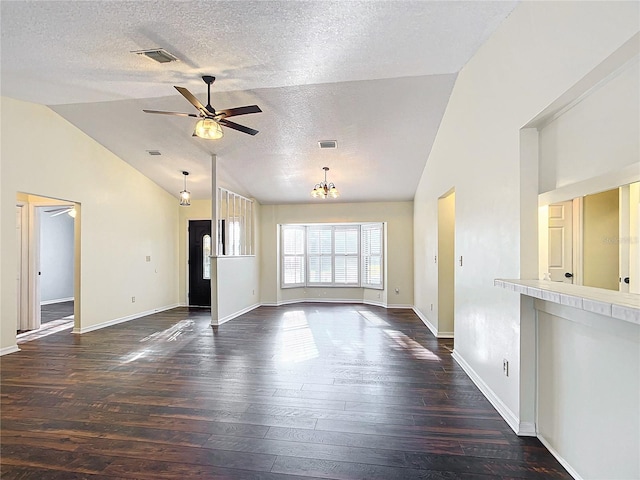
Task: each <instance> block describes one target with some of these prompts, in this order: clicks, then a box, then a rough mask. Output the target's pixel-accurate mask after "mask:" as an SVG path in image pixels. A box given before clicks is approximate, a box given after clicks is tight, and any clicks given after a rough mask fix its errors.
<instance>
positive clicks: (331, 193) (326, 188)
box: [311, 167, 340, 199]
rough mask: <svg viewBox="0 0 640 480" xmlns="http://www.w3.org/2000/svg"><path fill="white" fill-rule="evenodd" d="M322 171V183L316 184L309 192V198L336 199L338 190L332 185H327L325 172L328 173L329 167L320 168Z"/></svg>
mask: <svg viewBox="0 0 640 480" xmlns="http://www.w3.org/2000/svg"><path fill="white" fill-rule="evenodd" d="M322 169H323V170H324V181H323V182H320V183H316V184H315V185H314V187H313V190H311V196H312V197H313V198H323V199H326V198H327V197H331V198H338V196H339V195H340V193H339V192H338V189H337V188H336V186H335V185H334V184H333V183H327V172H328V171H329V167H322Z"/></svg>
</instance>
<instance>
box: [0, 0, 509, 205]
mask: <svg viewBox="0 0 640 480" xmlns="http://www.w3.org/2000/svg"><path fill="white" fill-rule="evenodd" d="M516 3H517V2H515V1H496V2H493V1H481V2H478V1H469V2H467V1H403V0H400V1H153V2H151V1H125V2H122V1H111V0H107V1H104V0H94V1H86V2H85V1H5V0H3V1H2V2H1V3H0V8H1V11H0V15H1V17H0V22H1V27H2V29H1V33H0V35H1V36H0V41H1V48H2V51H1V53H2V56H1V76H2V78H1V88H2V95H3V96H8V97H12V98H16V99H20V100H24V101H29V102H35V103H40V104H44V105H48V106H50V107H51V108H52V109H53V110H54V111H56V112H57V113H58V114H60V115H61V116H62V117H64V118H66V119H67V120H68V121H70V122H71V123H73V124H74V125H76V126H77V127H78V128H79V129H81V130H83V131H84V132H85V133H87V134H88V135H89V136H91V137H92V138H94V139H95V140H96V141H98V142H99V143H101V144H102V145H104V146H105V147H106V148H107V149H109V150H111V151H112V152H113V153H115V154H116V155H118V156H119V157H120V158H122V159H123V160H124V161H126V162H128V163H129V164H131V165H132V166H133V167H135V168H136V169H138V170H139V171H141V172H142V173H143V174H145V175H146V176H147V177H149V178H150V179H152V180H153V181H154V182H156V183H157V184H158V185H160V186H161V187H162V188H164V189H166V190H167V191H168V192H170V193H172V194H174V195H176V194H177V192H178V191H179V190H181V187H182V174H181V172H182V171H183V170H187V171H189V172H190V174H191V175H190V176H189V189H190V190H191V191H192V192H193V195H194V197H195V198H209V197H210V195H211V155H212V154H215V155H216V156H217V160H218V168H219V172H220V177H221V180H222V182H221V183H222V184H223V186H226V187H227V188H230V189H232V190H234V191H236V192H238V193H241V194H244V195H247V196H251V197H255V198H256V199H257V200H258V201H259V202H261V203H303V202H305V203H306V202H313V201H314V200H313V199H312V198H311V197H310V195H309V192H310V190H311V188H312V187H313V184H314V183H316V182H318V181H320V180H321V179H322V178H323V171H322V167H324V166H328V167H330V171H329V173H328V177H329V180H330V181H333V182H335V183H336V185H337V186H338V188H339V190H340V192H341V197H340V199H339V200H340V201H343V202H361V201H389V200H410V199H412V198H413V196H414V193H415V189H416V187H417V183H418V180H419V178H420V175H421V173H422V170H423V168H424V165H425V162H426V161H427V158H428V155H429V151H430V149H431V146H432V144H433V140H434V138H435V135H436V132H437V129H438V126H439V124H440V121H441V119H442V115H443V113H444V111H445V108H446V105H447V101H448V99H449V96H450V94H451V91H452V88H453V86H454V82H455V79H456V75H457V73H458V72H459V71H460V70H461V68H462V67H463V66H464V65H465V63H466V62H467V61H468V60H469V59H470V58H471V57H472V56H473V55H474V53H475V52H476V51H477V50H478V48H479V47H480V46H481V45H482V43H483V42H484V41H485V40H486V39H487V38H488V37H489V35H490V34H491V33H492V32H493V31H494V30H495V28H496V27H497V26H498V25H499V24H500V22H502V21H503V20H504V18H505V17H506V16H507V15H508V14H509V13H510V12H511V11H512V10H513V8H514V7H515V6H516ZM147 48H164V49H165V50H167V51H169V52H171V53H172V54H173V55H175V56H176V57H177V58H178V61H176V62H171V63H165V64H160V63H156V62H153V61H151V60H149V59H147V58H145V57H142V56H140V55H136V54H133V53H131V52H132V51H136V50H142V49H147ZM202 75H213V76H215V77H216V81H215V83H214V84H213V86H212V92H211V103H212V105H213V106H214V107H215V108H216V109H218V110H219V109H225V108H231V107H238V106H243V105H252V104H257V105H259V106H260V107H261V109H262V110H263V113H258V114H252V115H246V116H242V117H235V118H234V119H233V120H234V121H236V122H237V123H241V124H243V125H246V126H249V127H251V128H254V129H257V130H259V131H260V133H259V134H258V135H256V136H250V135H246V134H243V133H240V132H237V131H234V130H230V129H225V136H224V137H223V138H222V139H220V140H203V139H201V138H197V137H193V136H192V135H191V134H192V132H193V127H194V124H195V122H196V119H194V118H188V117H171V116H165V115H150V114H146V113H144V112H142V109H152V110H168V111H177V112H187V113H197V112H196V110H195V109H194V108H193V106H191V105H190V104H189V103H188V102H187V101H186V100H185V99H184V98H183V97H182V96H181V95H180V94H179V93H178V92H177V91H176V90H175V89H174V88H173V86H174V85H178V86H183V87H186V88H188V89H189V90H190V91H191V92H192V93H193V94H195V95H196V96H197V97H198V98H199V99H200V101H201V102H202V103H203V104H204V103H206V99H207V98H206V85H205V84H204V82H203V81H202V79H201V76H202ZM319 140H336V141H337V142H338V148H337V149H335V150H333V149H331V150H321V149H319V147H318V143H317V142H318V141H319ZM148 150H158V151H160V152H161V155H160V156H150V155H149V154H148V152H147V151H148ZM316 201H317V200H316Z"/></svg>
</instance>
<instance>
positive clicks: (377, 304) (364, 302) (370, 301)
mask: <svg viewBox="0 0 640 480" xmlns="http://www.w3.org/2000/svg"><path fill="white" fill-rule="evenodd" d="M361 303H362V304H363V305H373V306H374V307H382V308H387V304H386V303H384V302H376V301H375V300H362V302H361Z"/></svg>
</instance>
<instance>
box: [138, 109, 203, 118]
mask: <svg viewBox="0 0 640 480" xmlns="http://www.w3.org/2000/svg"><path fill="white" fill-rule="evenodd" d="M142 111H143V112H144V113H160V114H162V115H177V116H179V117H194V118H198V117H199V115H196V114H195V113H180V112H162V111H160V110H142Z"/></svg>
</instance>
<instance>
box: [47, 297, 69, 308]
mask: <svg viewBox="0 0 640 480" xmlns="http://www.w3.org/2000/svg"><path fill="white" fill-rule="evenodd" d="M73 299H74V297H67V298H54V299H53V300H44V301H41V302H40V306H42V305H52V304H54V303H62V302H70V301H72V300H73Z"/></svg>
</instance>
